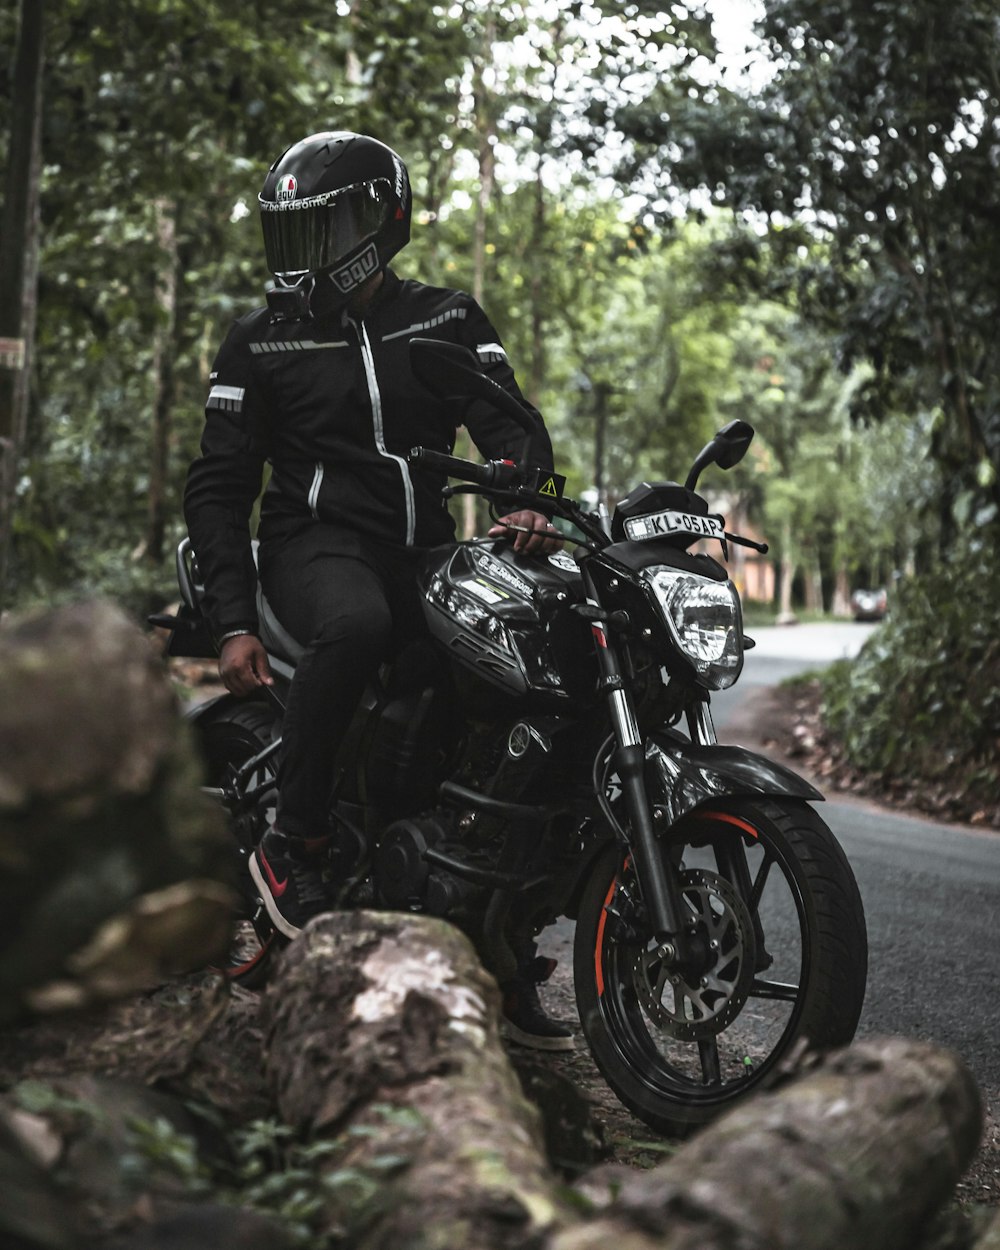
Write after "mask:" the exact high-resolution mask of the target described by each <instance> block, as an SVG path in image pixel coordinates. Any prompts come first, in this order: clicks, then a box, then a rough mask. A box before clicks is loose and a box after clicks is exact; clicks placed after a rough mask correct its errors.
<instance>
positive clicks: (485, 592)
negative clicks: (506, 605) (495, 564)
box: [458, 577, 510, 603]
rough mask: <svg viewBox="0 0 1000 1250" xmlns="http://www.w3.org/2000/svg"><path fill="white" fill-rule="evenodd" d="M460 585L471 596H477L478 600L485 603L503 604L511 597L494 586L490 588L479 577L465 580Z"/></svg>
mask: <svg viewBox="0 0 1000 1250" xmlns="http://www.w3.org/2000/svg"><path fill="white" fill-rule="evenodd" d="M458 584H459V585H460V586H461V587H462V589H463V590H467V591H468V592H469V594H470V595H475V596H476V598H477V599H482V600H483V601H484V603H502V602H503V600H504V599H508V598H509V597H510V596H509V595H505V594H504V593H503V591H502V590H497V589H496V588H495V587H494V586H490V585H489V584H488V583H487V582H484V581H482V580H481V579H480V578H478V577H476V578H472V577H466V578H463V580H462V581H460V582H459V583H458Z"/></svg>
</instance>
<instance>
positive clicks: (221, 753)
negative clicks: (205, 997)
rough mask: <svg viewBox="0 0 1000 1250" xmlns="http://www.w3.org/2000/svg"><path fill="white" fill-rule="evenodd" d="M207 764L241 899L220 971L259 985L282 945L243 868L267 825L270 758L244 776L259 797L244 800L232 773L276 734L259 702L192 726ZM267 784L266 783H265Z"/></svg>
mask: <svg viewBox="0 0 1000 1250" xmlns="http://www.w3.org/2000/svg"><path fill="white" fill-rule="evenodd" d="M197 729H198V732H199V734H200V737H201V743H202V750H203V754H204V757H205V760H206V762H207V765H208V785H209V786H211V787H212V789H213V790H220V791H222V793H223V800H222V802H223V806H224V807H225V808H226V810H227V812H228V815H229V825H230V829H231V831H232V833H233V838H234V843H235V849H236V855H237V885H238V889H239V893H240V897H241V899H242V903H243V906H242V910H241V918H240V922H239V924H238V926H237V930H236V934H235V937H234V941H233V945H232V947H231V949H230V952H229V957H228V960H227V962H226V963H225V964H224V965H223V966H222V968H221V969H220V970H221V971H222V972H223V974H224V975H225V976H226V978H227V979H228V980H230V981H232V982H233V983H234V984H237V985H242V986H245V987H246V988H247V989H258V988H259V987H260V986H262V985H263V984H264V982H265V981H266V980H267V977H268V974H269V972H270V969H271V965H272V962H273V959H274V956H275V954H276V952H277V951H279V950H280V949H281V948H282V947H283V946H284V945H285V938H284V937H283V936H282V935H281V934H280V933H278V932H276V930H275V928H274V926H273V925H272V924H271V921H270V919H269V918H268V915H267V912H266V911H265V909H264V907H263V905H262V904H261V902H260V897H259V895H258V893H257V888H256V886H255V885H254V883H253V879H252V878H251V876H250V872H249V870H248V867H247V865H248V862H249V857H250V856H251V855H252V854H253V852H254V851H255V850H256V848H257V844H258V843H259V842H260V839H261V837H262V836H263V834H264V831H265V829H266V828H267V825H268V817H269V809H270V808H271V807H272V806H273V803H274V784H273V783H274V762H273V757H272V759H271V760H269V761H267V762H266V763H265V764H264V765H263V766H262V767H261V769H260V771H259V773H258V774H254V775H252V776H251V778H250V779H249V781H248V783H247V786H246V789H247V790H249V789H251V788H260V791H261V792H260V796H259V798H258V799H257V800H256V801H255V802H253V803H251V804H246V803H244V802H241V801H240V798H239V796H238V794H237V792H236V789H235V787H234V785H233V782H234V779H235V777H236V774H237V773H238V772H239V770H240V769H241V768H242V767H243V765H244V764H245V763H246V762H247V761H248V760H251V759H253V757H254V756H255V755H257V754H258V753H259V752H260V751H262V750H264V748H265V747H267V746H269V745H270V744H271V743H272V742H273V741H274V740H275V739H276V738H277V736H278V725H277V722H276V719H275V716H274V713H273V712H272V711H271V710H270V709H269V708H267V707H264V706H262V705H261V704H259V703H258V704H254V703H243V704H232V705H230V706H227V707H224V708H223V709H221V710H220V711H219V712H218V713H217V714H216V715H214V716H212V717H211V718H210V719H207V720H206V722H205V723H203V724H198V725H197ZM269 783H270V784H269Z"/></svg>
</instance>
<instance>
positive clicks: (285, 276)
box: [258, 130, 411, 298]
mask: <svg viewBox="0 0 1000 1250" xmlns="http://www.w3.org/2000/svg"><path fill="white" fill-rule="evenodd" d="M258 200H259V203H260V220H261V226H262V228H263V231H264V252H265V254H266V256H267V266H268V268H269V269H270V271H271V272H272V273H273V274H274V276H275V278H276V279H277V281H278V283H279V285H280V286H285V287H289V286H300V285H304V279H308V278H315V277H316V276H318V275H321V274H325V275H328V276H329V277H330V279H331V281H332V283H333V285H334V287H335V288H336V290H337V292H338V293H339V294H340V295H341V296H343V297H344V298H347V297H349V296H350V295H351V293H352V292H353V291H354V290H355V289H356V288H357V287H359V286H361V285H362V284H363V283H364V282H366V281H367V280H368V279H369V278H370V277H372V275H373V274H376V273H378V272H379V271H380V270H381V269H384V268H385V266H386V265H387V264H388V262H389V260H390V259H391V258H392V257H393V256H395V254H396V253H397V252H398V251H399V250H400V248H402V247H405V246H406V244H407V243H408V242H409V239H410V207H411V204H410V180H409V178H408V177H407V174H406V166H405V165H404V164H403V162H402V161H401V160H400V158H399V157H398V156H397V155H396V153H395V152H394V151H393V150H392V149H391V148H388V147H386V145H385V144H384V143H379V142H378V140H377V139H370V138H368V136H367V135H356V134H352V133H351V132H350V131H346V130H333V131H323V132H322V133H320V134H315V135H310V136H309V137H308V138H307V139H302V140H300V141H299V142H298V143H296V144H294V145H293V146H292V147H290V148H288V149H287V151H285V152H283V153H282V155H281V156H279V157H278V159H277V160H276V161H275V162H274V164H273V165H272V166H271V168H270V170H269V171H268V174H267V177H266V178H265V180H264V186H263V188H262V189H261V193H260V195H259V197H258Z"/></svg>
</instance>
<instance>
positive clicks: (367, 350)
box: [348, 318, 417, 547]
mask: <svg viewBox="0 0 1000 1250" xmlns="http://www.w3.org/2000/svg"><path fill="white" fill-rule="evenodd" d="M348 320H350V321H351V324H352V325H353V326H354V329H355V332H356V333H357V336H358V342H359V343H360V344H361V359H362V360H363V361H364V366H365V378H366V379H367V382H368V396H369V398H370V399H371V404H372V426H373V429H374V434H375V447H376V449H377V450H378V452H379V454H380V455H382V456H385V458H386V459H387V460H395V462H396V463H397V464H398V465H399V472H400V475H401V476H402V479H403V497H404V499H405V501H406V545H407V547H412V546H413V541H414V537H415V535H416V528H417V514H416V507H415V504H414V500H413V483H412V482H411V481H410V466H409V465H408V464H407V463H406V461H405V460H404V459H403V458H402V456H395V455H393V453H392V452H391V451H388V450H387V449H386V445H385V430H384V428H383V425H382V395H381V393H380V391H379V389H378V379H377V378H376V376H375V357H374V355H373V353H372V345H371V342H370V341H369V339H368V331H367V330H366V329H365V323H364V322H363V321H362V322H361V323H360V324H359V323H358V322H356V321H354V320H352V319H351V318H348Z"/></svg>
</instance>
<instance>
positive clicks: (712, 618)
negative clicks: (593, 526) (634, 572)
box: [642, 564, 743, 690]
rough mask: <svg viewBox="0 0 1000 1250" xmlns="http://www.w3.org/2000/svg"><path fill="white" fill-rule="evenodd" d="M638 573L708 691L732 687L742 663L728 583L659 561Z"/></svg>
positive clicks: (734, 599)
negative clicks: (658, 563) (686, 571)
mask: <svg viewBox="0 0 1000 1250" xmlns="http://www.w3.org/2000/svg"><path fill="white" fill-rule="evenodd" d="M642 576H643V578H644V580H645V582H646V584H647V586H649V588H650V590H651V591H652V592H653V597H654V598H655V599H656V602H657V604H658V605H659V608H660V612H661V614H662V615H663V618H664V620H665V621H666V623H667V627H668V629H669V630H670V634H671V637H672V638H673V640H674V642H675V643H676V644H677V646H678V648H679V650H680V651H681V652H682V654H683V655H685V656H686V657H687V659H688V660H690V662H691V663H692V664H693V665H694V668H695V671H696V672H697V674H698V678H699V681H700V684H701V685H703V686H705V687H707V688H708V689H709V690H725V689H726V688H727V687H729V686H731V685H732V684H733V682H734V681H735V680H736V678H737V677H739V675H740V670H741V669H742V667H743V620H742V613H741V611H740V600H739V596H738V595H737V593H736V588H735V586H733V584H732V582H716V581H712V580H711V579H710V578H707V577H699V576H698V575H697V574H696V573H684V572H682V571H681V570H680V569H675V568H672V567H671V566H670V565H662V564H661V565H655V566H654V567H652V568H648V569H645V570H644V571H643V574H642Z"/></svg>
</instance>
